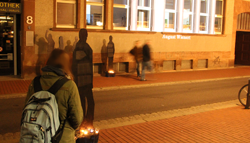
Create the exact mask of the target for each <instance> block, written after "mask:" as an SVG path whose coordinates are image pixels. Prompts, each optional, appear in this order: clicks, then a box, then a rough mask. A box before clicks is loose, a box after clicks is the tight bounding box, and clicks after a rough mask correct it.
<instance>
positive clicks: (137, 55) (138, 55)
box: [130, 46, 143, 62]
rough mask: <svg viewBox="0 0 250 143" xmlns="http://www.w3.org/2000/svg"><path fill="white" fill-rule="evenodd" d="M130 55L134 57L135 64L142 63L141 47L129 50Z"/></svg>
mask: <svg viewBox="0 0 250 143" xmlns="http://www.w3.org/2000/svg"><path fill="white" fill-rule="evenodd" d="M130 54H132V55H133V56H135V60H136V61H137V62H141V61H142V58H143V55H142V48H141V47H137V46H135V47H134V48H133V49H132V50H130Z"/></svg>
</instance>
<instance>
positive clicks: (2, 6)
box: [0, 2, 22, 13]
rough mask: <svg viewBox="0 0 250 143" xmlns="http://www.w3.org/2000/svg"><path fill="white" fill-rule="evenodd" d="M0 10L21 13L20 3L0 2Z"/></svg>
mask: <svg viewBox="0 0 250 143" xmlns="http://www.w3.org/2000/svg"><path fill="white" fill-rule="evenodd" d="M0 12H5V13H21V12H22V9H21V3H11V2H0Z"/></svg>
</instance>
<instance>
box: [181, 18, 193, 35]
mask: <svg viewBox="0 0 250 143" xmlns="http://www.w3.org/2000/svg"><path fill="white" fill-rule="evenodd" d="M192 20H193V19H192V15H189V14H186V15H185V14H184V19H183V31H186V32H188V31H191V30H192Z"/></svg>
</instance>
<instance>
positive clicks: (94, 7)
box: [86, 0, 104, 29]
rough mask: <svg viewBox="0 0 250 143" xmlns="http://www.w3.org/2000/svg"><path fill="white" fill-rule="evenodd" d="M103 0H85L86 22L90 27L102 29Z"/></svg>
mask: <svg viewBox="0 0 250 143" xmlns="http://www.w3.org/2000/svg"><path fill="white" fill-rule="evenodd" d="M103 7H104V0H87V8H86V24H87V28H90V29H103V21H104V20H103V13H104V12H103V11H104V8H103Z"/></svg>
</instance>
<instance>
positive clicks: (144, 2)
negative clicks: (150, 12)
mask: <svg viewBox="0 0 250 143" xmlns="http://www.w3.org/2000/svg"><path fill="white" fill-rule="evenodd" d="M138 6H143V7H149V6H150V0H138Z"/></svg>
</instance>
